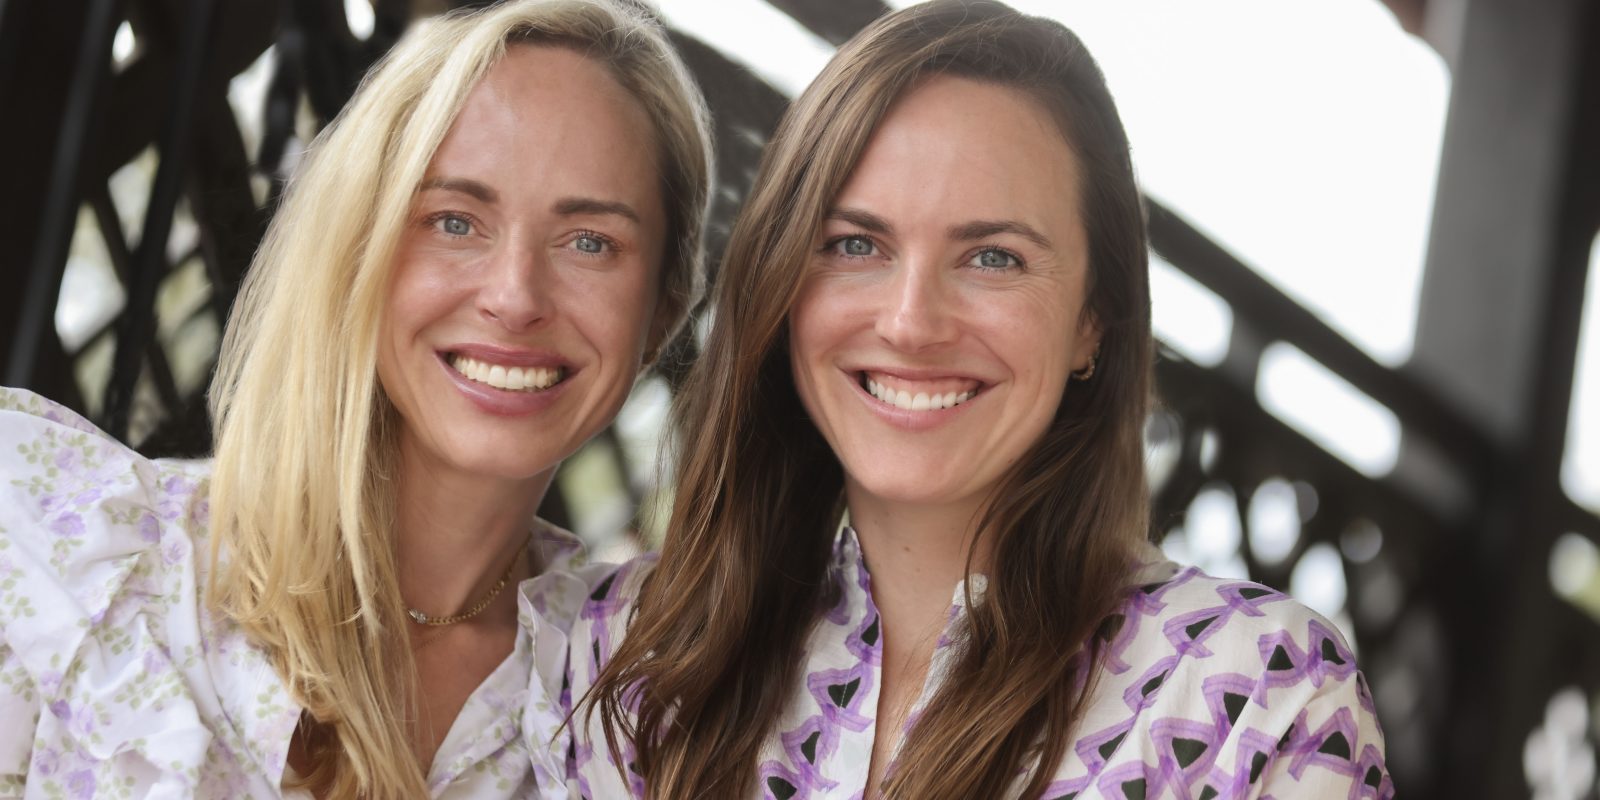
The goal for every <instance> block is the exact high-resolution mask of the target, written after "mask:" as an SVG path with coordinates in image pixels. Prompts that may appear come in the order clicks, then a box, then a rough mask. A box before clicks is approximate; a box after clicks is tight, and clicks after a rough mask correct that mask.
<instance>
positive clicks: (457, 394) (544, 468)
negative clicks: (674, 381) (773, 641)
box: [378, 45, 666, 480]
mask: <svg viewBox="0 0 1600 800" xmlns="http://www.w3.org/2000/svg"><path fill="white" fill-rule="evenodd" d="M654 138H655V137H654V133H653V128H652V126H651V124H650V121H649V118H648V117H647V115H646V113H645V112H644V110H643V109H642V108H641V107H640V106H639V104H638V102H637V101H636V100H635V99H634V98H633V96H632V95H631V94H629V93H628V91H627V90H625V89H623V87H622V86H621V85H619V84H618V83H617V82H616V81H615V79H613V78H612V77H611V75H610V74H609V73H608V72H607V70H606V68H605V67H604V66H603V65H601V64H599V63H597V62H595V61H593V60H591V59H589V58H586V57H584V56H582V55H580V54H578V53H576V52H575V51H573V50H570V49H567V48H560V47H550V46H527V45H522V46H513V47H512V48H510V50H509V51H508V52H507V54H506V56H505V57H504V58H503V59H502V60H501V61H500V62H499V63H498V64H496V65H495V66H494V67H493V68H492V69H491V70H490V71H489V73H488V75H487V76H485V78H484V79H483V81H482V82H481V83H480V84H478V85H477V86H476V87H475V88H474V89H473V90H472V92H471V93H470V94H469V95H468V97H467V100H466V105H465V106H464V107H463V108H462V110H461V114H460V116H459V117H458V118H457V119H456V121H455V124H454V125H453V126H452V127H451V129H450V132H449V134H448V135H447V136H446V138H445V140H444V142H443V144H441V145H440V147H439V150H438V152H437V153H436V154H435V156H434V158H433V162H432V163H431V164H430V165H429V168H428V173H427V177H426V178H425V179H424V180H423V182H422V184H421V185H420V186H419V187H418V188H417V190H416V193H415V195H414V199H413V205H412V208H411V213H410V219H409V222H408V224H407V229H406V231H405V233H404V236H403V238H402V240H401V242H400V246H399V251H398V255H397V263H396V265H395V271H394V277H393V279H392V281H393V282H392V284H391V287H390V290H389V296H388V307H387V309H386V314H385V319H384V326H383V332H382V336H381V339H380V345H379V356H378V372H379V377H380V379H381V380H382V382H383V387H384V390H385V392H386V393H387V394H388V396H389V398H390V399H391V400H392V401H393V402H394V404H395V406H396V408H397V409H398V410H399V412H400V415H401V417H402V418H403V419H404V431H403V433H402V436H403V438H404V439H405V440H406V442H405V444H406V445H407V446H406V447H405V450H406V451H408V452H415V453H420V454H422V455H423V456H424V457H425V458H430V459H433V460H434V461H435V462H436V463H435V465H434V466H435V467H443V468H446V469H450V470H455V471H462V472H466V473H470V474H474V475H482V476H484V477H490V478H505V479H514V480H520V479H525V478H532V477H539V476H541V475H543V474H545V473H548V472H549V471H550V470H552V469H553V468H554V467H555V466H556V465H557V464H558V463H559V462H560V461H561V459H563V458H565V457H566V456H568V455H570V454H571V453H572V452H573V451H574V450H576V449H577V448H578V446H579V445H581V444H582V443H583V442H584V441H586V440H587V439H588V438H589V437H591V436H593V435H594V434H595V433H596V432H598V431H599V430H600V429H601V428H602V427H604V426H605V425H606V424H607V423H608V422H610V421H611V419H612V417H613V416H614V415H615V414H616V412H617V409H618V408H619V407H620V406H621V405H622V402H623V400H624V399H625V398H626V396H627V394H628V391H629V389H630V387H631V386H632V384H633V381H634V378H635V375H636V374H637V372H638V370H639V366H640V359H641V357H642V353H643V351H644V348H645V346H646V339H647V337H648V335H649V331H650V328H651V319H652V316H653V314H654V312H655V309H656V301H657V293H658V289H657V287H658V286H659V284H660V281H659V279H658V278H659V274H660V269H661V259H662V253H663V243H664V237H665V229H666V223H665V211H664V209H663V207H662V203H663V200H662V196H661V190H660V185H661V181H660V177H659V176H660V172H659V170H658V167H657V164H656V159H655V155H654V154H655V152H656V148H655V147H654V146H652V144H651V142H653V140H654Z"/></svg>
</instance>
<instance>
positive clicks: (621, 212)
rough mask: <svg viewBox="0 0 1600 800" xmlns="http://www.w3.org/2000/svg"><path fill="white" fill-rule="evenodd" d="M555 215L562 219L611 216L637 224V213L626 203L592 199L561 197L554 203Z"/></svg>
mask: <svg viewBox="0 0 1600 800" xmlns="http://www.w3.org/2000/svg"><path fill="white" fill-rule="evenodd" d="M555 208H556V213H557V214H560V215H562V216H564V217H573V216H579V215H586V214H612V215H615V216H618V217H622V218H624V219H629V220H632V221H633V222H634V224H640V223H639V212H637V211H634V210H633V206H630V205H628V204H627V203H619V202H615V201H611V200H596V199H595V198H592V197H563V198H561V199H560V200H557V201H556V206H555Z"/></svg>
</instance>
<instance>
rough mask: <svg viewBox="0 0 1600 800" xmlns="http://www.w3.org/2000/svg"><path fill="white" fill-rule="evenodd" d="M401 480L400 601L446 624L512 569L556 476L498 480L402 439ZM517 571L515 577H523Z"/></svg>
mask: <svg viewBox="0 0 1600 800" xmlns="http://www.w3.org/2000/svg"><path fill="white" fill-rule="evenodd" d="M399 473H400V474H399V478H400V479H399V483H398V489H399V492H398V494H399V497H398V508H397V514H396V517H395V535H396V548H397V550H396V562H397V566H398V572H399V578H400V596H401V597H402V598H403V599H404V600H405V602H406V604H407V605H408V606H410V607H412V608H415V609H418V610H420V611H422V612H424V613H426V614H430V615H437V616H443V615H447V614H454V613H456V612H457V611H459V610H461V609H462V608H464V607H466V606H467V605H469V604H471V603H473V602H475V601H477V600H478V599H479V598H480V597H481V596H482V594H483V593H484V592H485V591H487V590H488V588H489V587H491V586H493V585H494V583H495V581H497V580H499V579H500V576H501V575H502V574H504V573H505V570H506V568H507V565H508V564H511V563H513V559H514V558H515V557H516V551H517V550H518V549H519V548H521V547H522V545H523V543H524V542H526V541H527V538H528V532H529V530H530V528H531V525H532V522H533V517H534V514H535V513H536V512H537V511H538V509H539V503H540V501H542V500H543V499H544V493H545V491H546V490H547V489H548V488H549V486H550V479H551V477H552V475H554V473H555V468H554V467H552V468H551V469H549V470H547V471H545V472H543V473H540V474H539V475H536V476H534V477H532V478H528V479H524V480H496V479H494V478H488V477H484V476H482V475H473V474H469V473H464V472H462V471H460V470H456V469H453V468H451V467H449V466H448V465H445V464H441V463H440V462H438V461H437V460H436V459H433V458H431V457H430V456H428V455H427V454H425V453H423V452H421V449H420V448H418V447H416V446H415V445H414V443H412V442H409V441H406V440H404V439H403V440H402V443H401V446H400V464H399ZM512 569H513V572H514V573H515V574H514V575H513V577H516V575H517V574H521V573H520V572H518V570H517V568H516V567H513V568H512ZM534 569H538V565H535V566H534Z"/></svg>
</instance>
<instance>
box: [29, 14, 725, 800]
mask: <svg viewBox="0 0 1600 800" xmlns="http://www.w3.org/2000/svg"><path fill="white" fill-rule="evenodd" d="M708 153H709V147H708V141H707V136H706V123H705V115H704V111H703V106H702V103H701V100H700V97H699V94H698V92H697V90H696V89H695V88H694V86H693V84H692V83H691V82H690V80H689V79H688V76H687V72H686V71H685V70H684V68H683V66H682V64H681V62H679V60H678V59H677V57H676V56H675V55H674V54H673V52H672V51H671V49H670V47H669V46H668V44H667V40H666V36H665V34H664V33H663V32H662V30H661V29H660V28H659V26H657V25H656V24H655V23H654V22H652V21H651V20H649V19H648V18H647V17H645V16H643V15H642V14H641V13H640V12H638V11H637V10H634V9H631V8H630V7H628V6H624V5H622V4H613V3H610V2H605V1H604V0H516V1H514V2H508V3H504V4H502V5H499V6H496V7H493V8H491V9H488V10H485V11H482V12H479V13H474V14H465V15H452V16H449V17H446V18H443V19H438V20H432V21H428V22H425V23H420V24H419V25H418V26H417V27H416V28H414V29H413V30H412V31H411V32H409V33H408V34H407V35H406V37H405V38H404V39H403V40H402V41H401V42H400V43H399V44H398V45H397V46H396V47H395V49H394V50H393V51H392V52H391V53H390V54H389V55H388V56H387V57H386V58H385V59H384V61H383V62H382V63H381V64H380V65H379V66H378V67H377V68H376V70H375V71H374V72H373V73H372V74H371V75H370V76H369V77H368V78H367V80H366V82H365V83H364V84H363V85H362V87H361V89H360V91H359V92H358V93H357V95H356V97H355V99H354V100H353V101H352V102H351V105H350V106H349V107H348V108H347V109H346V110H345V111H344V112H343V114H341V115H340V117H339V119H338V120H336V121H335V122H334V123H333V124H332V125H331V126H330V127H329V128H328V129H327V130H325V131H324V132H323V134H322V135H321V136H320V137H318V139H317V141H316V142H315V143H314V144H313V145H312V147H311V149H310V152H309V153H308V154H307V155H306V157H305V159H304V161H303V162H302V165H301V168H300V172H299V173H298V174H297V175H296V176H295V177H294V178H293V180H292V181H291V182H290V185H289V188H288V193H287V195H286V196H285V200H284V202H283V205H282V207H281V209H280V210H279V212H278V214H277V216H276V218H275V219H274V220H273V224H272V228H271V230H270V231H269V233H268V234H267V237H266V241H265V243H264V244H263V245H262V247H261V250H260V252H259V253H258V254H257V256H256V259H255V263H254V264H253V266H252V267H251V271H250V274H249V277H248V278H247V280H246V282H245V285H244V287H243V290H242V292H241V294H240V296H239V299H238V305H237V306H236V308H235V310H234V313H233V316H232V318H231V319H230V320H229V322H228V329H227V333H226V335H225V337H224V341H223V345H222V353H221V359H220V363H219V364H218V367H217V377H216V380H215V382H214V383H213V385H212V387H211V401H212V410H213V415H214V422H215V433H216V457H215V459H212V460H206V461H171V460H151V459H146V458H143V457H141V456H140V455H139V454H138V453H136V452H134V451H132V450H129V449H128V448H126V447H125V446H123V445H121V444H120V443H118V442H116V441H115V440H113V439H111V438H110V437H108V436H105V435H104V434H102V433H100V432H99V431H96V430H95V429H94V428H93V426H91V425H90V424H89V423H87V422H86V421H84V420H83V419H81V418H79V417H77V416H76V415H74V414H72V413H71V412H69V411H67V410H65V409H63V408H61V407H59V406H56V405H54V404H51V403H50V402H48V401H46V400H44V399H42V398H39V397H37V396H35V395H31V394H28V393H26V392H17V391H10V390H0V471H3V475H4V478H5V480H4V481H0V609H3V611H0V720H4V724H3V725H0V796H5V797H11V796H25V797H30V798H32V797H41V798H44V797H52V798H53V797H73V798H79V797H82V798H88V797H147V796H148V797H206V798H265V797H279V796H283V795H285V794H287V795H290V796H295V797H305V796H307V795H308V794H309V795H315V796H319V797H339V798H355V797H361V798H372V799H383V800H387V799H388V798H406V800H412V799H413V798H419V797H429V796H432V797H461V798H512V797H515V798H525V797H534V796H540V795H545V794H548V795H553V796H564V795H565V793H566V774H565V756H566V752H567V745H566V743H565V741H556V740H554V738H553V737H554V735H555V733H556V731H557V730H559V729H560V727H561V721H562V720H563V718H564V717H565V715H566V712H565V708H564V706H563V705H562V699H561V681H562V671H563V670H564V664H563V661H564V653H565V647H566V631H567V629H568V626H569V625H570V623H571V621H572V619H573V617H574V615H575V614H576V612H577V610H578V606H579V604H580V603H581V601H582V600H583V598H584V597H585V596H586V594H587V587H586V585H585V584H584V583H583V582H582V580H581V579H579V578H578V577H576V576H574V575H573V574H570V573H568V572H567V568H568V567H569V565H570V563H571V561H572V556H573V554H574V551H575V550H576V542H575V541H574V540H573V538H572V537H571V535H570V534H566V533H564V532H562V531H559V530H557V529H555V528H553V527H551V526H550V525H547V524H545V523H543V522H540V521H538V520H537V519H536V518H535V517H534V513H535V510H536V509H537V508H538V507H539V502H540V499H541V498H542V497H543V495H544V493H545V491H546V490H547V489H548V487H549V485H550V480H551V476H552V474H553V473H554V471H555V469H556V467H557V465H559V464H560V463H561V460H562V459H564V458H565V457H566V456H568V455H569V454H571V453H572V452H573V451H574V450H576V449H577V448H578V447H579V446H580V445H582V444H583V442H584V441H585V440H587V439H588V438H590V437H591V436H592V435H594V434H595V433H596V432H597V431H599V430H600V429H601V428H603V427H604V426H605V425H606V424H607V423H608V422H609V421H610V420H611V418H612V416H613V415H614V414H615V413H616V411H617V409H618V407H619V406H621V404H622V401H623V399H624V398H625V397H626V396H627V394H628V391H629V389H630V388H631V387H632V385H633V383H634V379H635V376H636V375H637V373H638V371H639V368H640V364H641V361H648V360H649V359H650V358H651V357H652V356H651V354H652V353H653V352H654V351H655V349H656V348H657V347H659V346H660V344H661V343H662V342H663V341H664V340H665V338H666V337H667V336H668V335H669V334H670V332H671V331H672V329H673V328H674V327H675V326H676V325H677V323H678V321H679V320H680V319H681V318H682V312H683V310H684V308H685V306H686V304H687V303H688V302H690V299H691V296H692V294H693V288H694V285H695V281H696V274H697V262H698V252H699V236H700V221H701V218H702V209H703V208H704V204H705V199H706V195H707V192H708V171H709V167H710V165H709V156H708ZM530 676H531V681H530Z"/></svg>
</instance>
